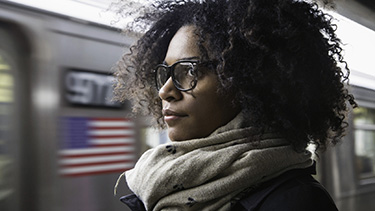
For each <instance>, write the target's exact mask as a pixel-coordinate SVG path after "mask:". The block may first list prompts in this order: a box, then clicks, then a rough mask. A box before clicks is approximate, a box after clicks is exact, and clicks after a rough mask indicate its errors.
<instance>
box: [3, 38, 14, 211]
mask: <svg viewBox="0 0 375 211" xmlns="http://www.w3.org/2000/svg"><path fill="white" fill-rule="evenodd" d="M0 35H1V33H0ZM10 59H11V57H9V54H8V53H7V52H6V51H4V50H3V49H2V46H0V209H2V208H5V210H6V209H7V208H10V207H12V205H11V204H12V203H13V202H11V200H12V197H13V194H14V187H13V185H12V183H13V182H14V181H13V178H14V176H13V175H14V168H13V161H14V160H13V157H12V153H11V149H10V145H11V143H10V141H11V135H12V129H13V128H12V127H11V126H12V125H11V124H10V123H11V122H12V121H11V120H12V116H11V114H12V113H13V112H12V111H13V107H14V105H13V101H14V93H13V91H14V84H13V83H14V82H13V79H14V77H13V72H12V68H11V65H10Z"/></svg>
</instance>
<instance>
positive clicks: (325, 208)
mask: <svg viewBox="0 0 375 211" xmlns="http://www.w3.org/2000/svg"><path fill="white" fill-rule="evenodd" d="M315 173H316V172H315V165H314V166H312V167H310V168H307V169H299V170H290V171H288V172H286V173H284V174H282V175H280V176H279V177H277V178H275V179H272V180H270V181H267V182H265V183H263V184H261V185H260V186H258V187H257V188H255V189H254V190H253V191H251V192H250V193H249V194H247V195H246V196H245V197H243V198H242V199H241V200H240V201H239V202H238V203H237V204H235V206H234V207H233V209H232V210H233V211H273V210H275V211H316V210H317V211H337V208H336V205H335V203H334V202H333V200H332V198H331V197H330V195H329V194H328V192H327V191H326V190H325V189H324V187H323V186H322V185H321V184H320V183H319V182H318V181H316V180H315V179H314V178H313V177H312V176H311V174H315ZM121 201H122V202H124V203H125V204H127V205H128V206H129V207H130V208H131V210H133V211H145V208H144V205H143V203H142V201H141V200H139V199H138V198H137V196H135V195H134V194H131V195H128V196H124V197H122V198H121Z"/></svg>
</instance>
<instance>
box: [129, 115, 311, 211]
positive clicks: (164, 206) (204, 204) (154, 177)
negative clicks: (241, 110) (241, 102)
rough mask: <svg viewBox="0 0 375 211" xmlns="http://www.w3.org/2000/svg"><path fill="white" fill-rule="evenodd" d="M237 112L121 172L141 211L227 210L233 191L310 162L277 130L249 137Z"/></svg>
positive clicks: (251, 130)
mask: <svg viewBox="0 0 375 211" xmlns="http://www.w3.org/2000/svg"><path fill="white" fill-rule="evenodd" d="M242 126H243V119H242V115H241V114H240V115H238V116H237V117H236V118H235V119H234V120H232V121H231V122H230V123H228V124H227V125H226V126H224V127H222V128H219V129H218V130H217V131H215V132H214V133H213V134H211V135H210V136H209V137H207V138H201V139H193V140H187V141H182V142H172V143H168V144H164V145H160V146H157V147H156V148H154V149H151V150H148V151H146V152H145V153H144V154H143V155H142V156H141V158H140V159H139V161H138V162H137V163H136V165H135V167H134V168H133V169H131V170H129V171H127V172H125V175H126V181H127V183H128V186H129V188H130V189H131V190H132V191H133V192H134V193H135V194H136V195H137V196H138V197H139V198H140V199H141V200H142V201H143V203H144V205H145V207H146V209H147V210H163V211H164V210H230V209H231V205H233V204H234V203H235V201H236V199H237V200H238V197H239V194H240V193H241V192H244V191H246V190H248V189H250V188H252V187H254V186H255V185H257V184H259V183H262V182H264V181H267V180H269V179H271V178H274V177H276V176H278V175H280V174H281V173H283V172H285V171H287V170H290V169H296V168H307V167H309V166H311V165H312V163H313V161H312V159H311V153H310V152H309V151H305V152H302V153H297V152H295V151H294V150H293V149H292V147H291V146H290V145H288V143H287V141H286V140H284V139H282V138H280V136H278V135H277V134H274V133H268V134H264V135H263V136H262V138H261V140H257V141H254V139H253V138H252V137H254V134H255V129H254V128H251V127H242Z"/></svg>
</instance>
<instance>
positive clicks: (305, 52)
mask: <svg viewBox="0 0 375 211" xmlns="http://www.w3.org/2000/svg"><path fill="white" fill-rule="evenodd" d="M130 13H131V12H130ZM130 13H129V14H130ZM140 13H142V15H141V16H140V17H138V18H137V19H136V20H135V22H133V25H132V27H133V28H134V27H135V26H140V27H149V28H148V29H147V32H145V33H144V34H143V36H142V37H141V38H140V39H139V41H138V42H137V43H136V44H135V45H134V46H132V47H131V48H130V53H128V54H125V55H124V56H123V57H122V59H121V60H120V61H119V62H118V65H117V68H116V72H115V75H116V78H117V84H116V85H115V93H116V96H117V98H118V99H121V100H124V99H133V101H134V105H133V108H134V111H135V112H138V113H139V112H141V113H142V114H146V115H150V114H152V115H153V116H154V117H155V120H156V121H155V123H156V124H157V125H158V126H160V127H163V126H164V122H163V118H162V113H161V100H160V98H159V96H158V92H157V90H156V89H155V88H154V86H155V84H154V77H153V73H152V70H153V68H154V67H155V65H157V64H158V63H161V62H162V61H163V59H164V57H165V54H166V52H167V48H168V45H169V42H170V40H171V39H172V37H173V36H174V34H175V33H176V32H177V30H178V29H179V28H181V27H182V26H185V25H194V26H195V28H196V31H195V33H196V34H197V35H198V37H199V41H198V43H197V44H198V46H199V48H200V50H201V52H202V58H201V59H202V60H214V61H215V62H216V65H215V67H213V68H214V71H215V73H216V74H217V76H218V78H219V80H220V83H221V85H222V86H221V88H220V90H219V92H220V93H222V94H226V93H235V97H234V100H233V102H231V103H234V104H236V105H240V106H241V108H242V110H243V111H244V113H245V114H246V116H247V117H248V120H249V122H250V123H251V124H252V125H256V126H257V127H259V128H262V129H263V130H268V129H271V128H272V129H273V130H277V131H278V132H280V133H281V134H283V135H284V136H285V137H286V138H287V139H288V140H289V141H290V142H291V144H292V145H293V146H294V148H295V149H296V150H303V149H304V148H306V146H307V145H308V143H314V144H316V145H317V147H318V148H319V149H322V150H324V149H325V148H326V147H327V146H328V145H330V144H336V143H337V142H338V141H339V140H340V139H341V137H342V136H343V135H344V133H345V129H346V127H347V125H348V123H347V121H346V114H347V111H348V109H349V104H351V105H352V106H353V107H355V106H356V103H355V101H354V98H353V96H352V95H351V94H349V93H348V90H347V88H346V87H345V82H346V81H347V80H348V75H349V69H348V67H347V65H346V62H345V61H344V60H343V56H342V54H341V51H342V48H341V42H340V39H339V38H337V36H336V34H335V27H336V26H335V25H334V24H332V19H333V18H332V17H331V16H330V15H328V14H326V13H324V12H323V11H322V10H321V9H320V8H319V6H318V5H317V4H315V3H309V2H305V1H298V0H184V1H183V0H178V1H153V4H152V5H148V6H147V7H145V8H144V10H142V12H140ZM132 14H133V13H132Z"/></svg>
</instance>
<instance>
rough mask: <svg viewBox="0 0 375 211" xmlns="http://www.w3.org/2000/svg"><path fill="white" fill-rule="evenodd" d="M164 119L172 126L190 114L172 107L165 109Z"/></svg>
mask: <svg viewBox="0 0 375 211" xmlns="http://www.w3.org/2000/svg"><path fill="white" fill-rule="evenodd" d="M163 116H164V121H165V122H166V123H167V124H168V125H169V126H171V125H172V124H173V123H174V122H175V121H178V120H180V119H182V118H184V117H187V116H188V115H186V114H183V113H179V112H175V111H172V110H170V109H163Z"/></svg>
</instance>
